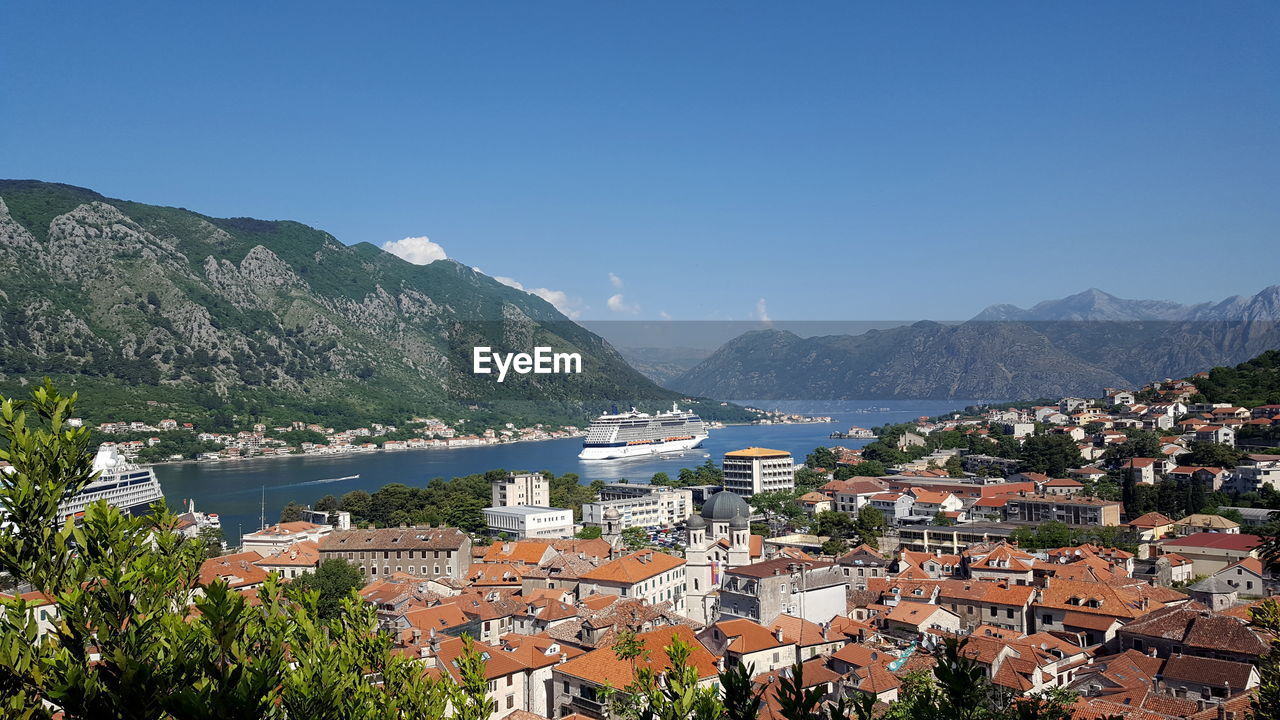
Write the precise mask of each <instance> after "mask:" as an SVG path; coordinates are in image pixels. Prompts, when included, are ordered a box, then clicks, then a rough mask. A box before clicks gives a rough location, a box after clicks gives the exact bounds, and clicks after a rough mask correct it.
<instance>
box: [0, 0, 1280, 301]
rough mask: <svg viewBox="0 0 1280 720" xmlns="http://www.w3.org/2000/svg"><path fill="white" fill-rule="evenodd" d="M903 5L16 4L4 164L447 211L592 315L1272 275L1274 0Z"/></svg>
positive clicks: (450, 221) (80, 180) (1, 51)
mask: <svg viewBox="0 0 1280 720" xmlns="http://www.w3.org/2000/svg"><path fill="white" fill-rule="evenodd" d="M196 5H199V6H200V7H195V6H196ZM900 5H901V4H899V3H850V2H831V3H826V2H805V3H780V2H769V3H765V2H741V1H739V2H720V3H713V2H687V1H681V2H670V3H663V2H645V3H617V2H598V1H592V2H492V3H456V2H454V3H442V4H439V5H434V4H433V5H430V6H421V5H420V4H419V3H412V4H410V3H404V4H399V5H397V4H392V3H342V4H331V3H320V2H305V3H303V2H299V3H290V2H269V3H230V2H228V3H198V4H197V3H173V2H165V3H150V4H146V3H128V4H125V3H87V2H86V3H78V4H74V3H38V2H27V3H19V4H16V5H11V6H10V7H9V8H8V10H7V11H6V12H5V20H4V22H5V26H6V27H5V30H4V32H3V37H4V40H3V42H0V63H2V68H3V77H4V86H5V87H4V91H3V93H2V94H0V117H2V118H3V120H2V121H0V177H19V178H39V179H44V180H53V181H60V182H68V183H73V184H77V185H84V186H87V187H91V188H93V189H96V190H98V191H100V192H102V193H104V194H107V195H110V196H113V197H124V198H128V199H134V200H139V201H144V202H152V203H160V204H171V205H180V206H183V207H188V208H191V209H194V210H198V211H201V212H204V213H208V214H211V215H223V216H225V215H250V216H256V217H263V218H289V219H296V220H300V221H303V222H306V223H309V224H311V225H315V226H318V227H321V228H323V229H326V230H328V231H330V232H332V233H333V234H334V235H336V236H337V237H338V238H340V239H341V240H343V241H345V242H348V243H354V242H360V241H368V242H372V243H375V244H379V245H381V244H382V243H384V242H387V241H393V240H398V239H400V238H404V237H417V236H428V237H430V238H431V240H432V241H434V242H436V243H438V244H440V245H441V246H442V247H443V248H444V251H445V252H447V253H448V255H449V257H452V258H455V259H458V260H460V261H461V262H465V263H467V264H469V265H473V266H477V267H479V268H481V269H482V270H484V271H485V272H487V273H489V274H491V275H495V276H506V277H511V278H514V279H515V280H517V281H519V282H520V283H522V284H523V285H525V286H527V287H539V288H548V289H551V290H554V291H558V292H561V293H563V294H564V298H566V299H567V300H568V302H569V303H571V304H572V307H573V309H574V311H575V312H576V313H577V314H578V315H579V316H580V317H582V318H584V319H593V318H594V319H602V318H628V317H636V318H656V317H660V313H667V314H669V315H670V316H672V317H674V318H676V319H708V318H716V319H745V318H749V317H752V316H754V315H755V314H756V313H757V312H758V311H759V310H760V309H762V308H761V307H760V304H761V303H760V300H761V299H764V300H765V308H766V309H767V314H768V315H769V316H770V317H772V318H775V319H862V318H865V319H871V318H895V319H899V318H901V319H914V318H921V317H927V318H937V319H955V318H963V317H967V316H970V315H972V314H974V313H976V312H977V311H979V310H980V309H981V308H982V307H984V306H986V305H988V304H991V303H996V302H1012V303H1017V304H1021V305H1024V306H1026V305H1029V304H1032V303H1034V302H1036V301H1039V300H1043V299H1047V298H1052V297H1060V296H1063V295H1067V294H1071V293H1074V292H1077V291H1079V290H1082V289H1084V288H1087V287H1089V286H1097V287H1100V288H1102V289H1104V290H1107V291H1110V292H1112V293H1115V294H1117V295H1120V296H1122V297H1150V298H1160V299H1171V300H1181V301H1201V300H1208V299H1216V298H1220V297H1223V296H1226V295H1231V294H1237V293H1252V292H1255V291H1257V290H1258V289H1260V288H1262V287H1263V286H1265V285H1269V284H1272V283H1275V282H1280V272H1277V267H1280V262H1278V261H1280V232H1278V231H1280V41H1278V40H1277V38H1280V4H1277V3H1274V2H1260V1H1252V2H1248V1H1242V2H1231V3H1206V2H1151V3H1139V2H1135V3H1110V2H1107V3H1096V4H1089V3H1076V2H1072V3H1027V2H1015V3H1007V4H1006V3H994V2H993V3H950V2H949V3H938V4H911V5H910V8H909V9H905V10H904V9H903V8H901V7H899V6H900ZM464 6H465V7H464ZM610 273H614V274H615V275H616V276H617V277H618V281H617V282H613V281H611V278H610V276H609V274H610ZM618 294H621V295H622V297H621V298H619V299H616V300H615V303H614V306H615V309H614V310H611V309H610V308H609V303H608V298H610V297H611V296H614V295H618ZM633 313H634V314H633Z"/></svg>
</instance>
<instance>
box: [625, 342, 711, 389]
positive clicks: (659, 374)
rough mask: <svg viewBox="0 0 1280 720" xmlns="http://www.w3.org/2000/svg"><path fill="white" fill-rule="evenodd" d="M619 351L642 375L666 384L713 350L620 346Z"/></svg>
mask: <svg viewBox="0 0 1280 720" xmlns="http://www.w3.org/2000/svg"><path fill="white" fill-rule="evenodd" d="M618 352H619V353H621V354H622V357H623V359H625V360H626V361H627V364H628V365H630V366H631V367H633V368H635V369H636V370H639V371H640V374H641V375H644V376H645V377H647V378H649V379H650V380H652V381H654V382H656V383H658V384H659V385H665V384H666V383H667V382H669V381H670V380H672V379H674V378H677V377H679V376H680V375H682V374H684V373H686V372H688V371H689V369H690V368H693V367H694V366H696V365H697V364H698V363H700V362H702V361H703V360H706V359H707V357H708V356H709V355H711V353H712V352H713V351H712V350H705V349H702V348H685V347H667V348H664V347H619V348H618Z"/></svg>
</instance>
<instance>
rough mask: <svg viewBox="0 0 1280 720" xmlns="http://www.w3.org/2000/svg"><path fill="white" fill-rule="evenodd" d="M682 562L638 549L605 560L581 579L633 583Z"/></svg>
mask: <svg viewBox="0 0 1280 720" xmlns="http://www.w3.org/2000/svg"><path fill="white" fill-rule="evenodd" d="M684 564H685V562H684V560H683V559H682V558H678V557H674V556H671V555H667V554H666V553H660V552H656V551H653V550H640V551H638V552H633V553H631V554H630V555H623V556H622V557H620V558H618V559H617V560H613V561H611V562H607V563H605V564H604V565H601V566H600V567H598V568H596V569H595V570H592V571H591V572H589V573H586V574H585V575H583V576H582V577H581V579H582V580H584V581H591V582H605V583H621V584H624V585H634V584H636V583H640V582H644V581H645V580H648V579H649V578H652V577H655V576H657V575H661V574H662V573H664V572H667V571H668V570H672V569H674V568H677V567H680V566H681V565H684Z"/></svg>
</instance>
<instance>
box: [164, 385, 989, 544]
mask: <svg viewBox="0 0 1280 720" xmlns="http://www.w3.org/2000/svg"><path fill="white" fill-rule="evenodd" d="M748 404H750V403H748ZM969 404H971V401H966V400H941V401H939V400H902V401H893V400H875V401H849V402H844V403H838V404H826V405H820V404H814V403H777V402H773V403H768V404H766V405H764V407H766V408H767V409H771V410H772V409H779V410H783V411H786V412H798V413H805V414H808V415H830V416H832V417H834V418H836V421H835V422H832V423H830V424H825V423H824V424H809V425H741V426H732V427H726V428H723V429H720V430H713V431H712V432H711V437H710V438H708V439H707V441H706V443H704V444H703V446H702V447H700V448H697V449H696V450H691V451H689V452H686V453H680V454H673V455H664V456H661V457H659V458H635V459H631V460H622V461H604V462H601V461H596V462H583V461H580V460H578V458H577V455H578V451H579V450H581V448H582V441H581V440H580V439H576V440H575V439H569V440H548V441H546V442H529V443H513V444H510V445H497V446H493V447H476V448H458V449H455V450H404V451H398V452H376V453H367V454H361V455H347V456H338V457H299V456H292V457H280V458H263V459H256V460H248V461H240V462H216V463H183V464H177V465H157V466H156V468H155V469H156V475H157V476H158V477H159V478H160V483H161V485H162V486H163V488H164V493H165V497H166V498H167V499H168V501H169V505H170V507H173V508H175V509H178V508H179V507H181V506H182V504H183V503H184V501H185V500H186V499H187V498H191V499H194V500H195V501H196V508H197V509H199V510H202V511H204V512H216V513H219V514H221V516H222V527H223V530H224V531H225V532H226V535H227V541H228V542H230V543H236V542H238V541H239V537H240V534H241V532H242V531H243V532H250V531H253V530H256V529H258V517H259V507H260V503H261V502H262V496H263V492H264V489H265V493H266V516H267V522H275V520H276V519H277V518H278V517H279V514H280V509H281V508H282V507H284V505H285V504H286V503H288V502H289V501H291V500H292V501H296V502H299V503H303V504H306V503H313V502H315V501H316V500H318V499H320V498H321V497H323V496H325V495H329V494H333V495H338V496H341V495H342V494H343V493H346V492H350V491H352V490H365V491H368V492H373V491H374V490H377V489H378V488H380V487H382V486H383V485H386V484H388V483H404V484H406V485H425V484H426V483H427V482H429V481H430V480H431V479H432V478H436V477H443V478H452V477H458V476H462V475H470V474H472V473H480V472H485V471H486V470H492V469H494V468H505V469H507V470H530V471H536V470H550V471H551V472H554V473H555V474H557V475H560V474H564V473H569V472H573V473H577V474H578V475H580V476H581V477H582V482H584V483H589V482H591V481H592V480H595V479H597V478H598V479H601V480H604V481H605V482H617V481H618V480H619V479H621V478H627V479H629V480H631V481H632V482H637V481H646V482H647V481H648V479H649V478H650V477H652V476H653V474H654V473H656V472H659V471H662V472H666V473H667V474H669V475H671V476H673V477H674V476H675V475H676V473H678V472H679V471H680V468H684V467H693V466H695V465H701V464H702V463H703V462H704V461H705V460H707V459H708V458H710V459H714V460H715V461H717V462H719V460H720V457H721V456H722V455H723V454H724V453H725V452H726V451H729V450H739V449H741V448H744V447H748V446H753V445H754V446H758V447H768V448H773V449H775V450H787V451H790V452H791V453H793V454H795V455H796V459H797V460H802V459H803V458H804V456H805V455H806V454H808V453H809V452H811V451H812V450H813V449H814V448H815V447H817V446H819V445H824V444H825V445H846V446H848V447H861V446H863V445H866V444H867V442H868V441H866V440H830V439H828V438H827V436H828V435H829V434H831V433H832V432H834V431H836V430H845V429H847V428H848V427H849V426H850V425H859V426H862V427H865V428H870V427H872V426H875V425H884V424H887V423H895V422H904V421H907V420H912V419H914V418H916V417H919V416H921V415H928V416H934V415H940V414H942V413H945V412H948V411H951V410H956V409H959V408H963V407H964V406H966V405H969ZM869 407H876V408H889V409H890V410H889V411H888V412H866V413H860V412H856V411H857V410H859V409H863V408H869ZM357 474H358V475H359V476H360V477H359V479H354V480H335V479H334V478H342V477H346V476H349V475H357Z"/></svg>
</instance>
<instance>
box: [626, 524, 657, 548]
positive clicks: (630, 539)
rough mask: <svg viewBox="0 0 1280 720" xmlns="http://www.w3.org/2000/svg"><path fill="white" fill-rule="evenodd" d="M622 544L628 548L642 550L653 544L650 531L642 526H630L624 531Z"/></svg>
mask: <svg viewBox="0 0 1280 720" xmlns="http://www.w3.org/2000/svg"><path fill="white" fill-rule="evenodd" d="M622 544H623V545H625V546H626V547H627V549H628V550H642V549H644V548H647V547H649V546H650V545H651V543H650V542H649V531H647V530H645V529H644V528H642V527H629V528H625V529H624V530H623V531H622Z"/></svg>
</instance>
